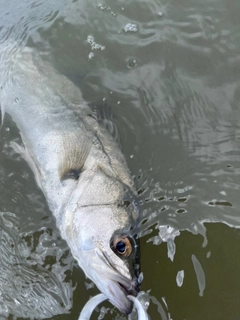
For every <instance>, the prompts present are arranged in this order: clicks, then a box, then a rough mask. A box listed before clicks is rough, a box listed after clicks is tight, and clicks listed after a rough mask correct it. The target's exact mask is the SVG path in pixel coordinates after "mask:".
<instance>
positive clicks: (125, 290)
mask: <svg viewBox="0 0 240 320" xmlns="http://www.w3.org/2000/svg"><path fill="white" fill-rule="evenodd" d="M97 251H98V250H97ZM97 255H98V257H99V258H100V257H101V260H102V262H103V261H104V265H105V268H106V269H105V273H104V274H101V275H102V277H101V280H102V281H94V282H95V283H96V285H97V287H98V288H99V290H100V291H102V292H103V293H104V294H105V295H106V296H107V297H108V300H109V301H110V302H111V303H112V304H113V305H114V306H115V307H116V308H118V310H119V311H121V312H122V313H124V314H129V313H131V312H132V308H133V304H132V301H130V300H129V299H128V297H127V296H128V295H132V296H137V294H138V292H139V283H138V280H137V277H136V276H135V275H133V276H132V277H131V278H130V277H129V278H128V277H126V276H124V275H123V274H121V273H120V272H119V271H118V270H117V269H116V268H115V267H114V265H113V264H112V263H111V259H109V257H108V256H107V255H106V254H105V253H104V252H101V255H100V251H98V254H97ZM98 270H99V269H98ZM98 280H99V279H98Z"/></svg>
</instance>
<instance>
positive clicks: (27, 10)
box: [0, 0, 240, 320]
mask: <svg viewBox="0 0 240 320" xmlns="http://www.w3.org/2000/svg"><path fill="white" fill-rule="evenodd" d="M239 9H240V7H239V3H238V2H237V1H233V0H230V1H227V0H220V1H219V0H218V1H217V0H213V1H210V2H209V1H203V2H199V1H193V0H191V1H186V0H179V1H174V0H172V1H168V2H166V1H161V2H156V1H155V0H148V1H144V0H142V1H136V0H134V1H131V2H124V1H120V2H112V1H110V0H105V1H104V2H101V3H100V2H89V1H72V2H69V1H65V0H60V1H59V0H58V1H47V0H46V1H39V0H35V1H28V0H24V1H21V2H19V1H11V2H9V1H5V0H3V1H2V2H1V12H0V17H1V19H0V62H1V64H0V71H1V80H2V79H3V77H5V76H7V75H8V71H9V68H10V66H9V61H12V60H13V61H14V60H15V59H17V57H18V54H19V52H20V51H21V47H22V46H24V45H25V44H26V43H27V44H28V45H30V46H33V47H35V48H37V50H39V51H41V52H42V55H43V57H44V58H45V59H46V60H48V61H50V62H51V64H52V65H53V66H54V67H55V68H56V69H57V70H59V71H60V72H61V73H64V74H65V75H67V76H68V77H69V78H70V79H71V80H72V81H74V82H75V83H76V84H77V85H78V86H79V87H80V88H81V90H82V92H83V95H84V97H85V99H86V100H87V101H89V102H91V103H92V104H96V106H98V105H101V104H102V103H104V104H105V103H106V104H107V105H108V106H111V109H112V111H113V114H114V118H115V120H116V124H117V127H118V131H119V133H120V140H121V145H122V148H123V152H124V154H125V156H126V158H127V161H128V164H129V166H130V168H131V170H132V173H133V175H134V177H135V181H136V185H137V188H138V193H139V200H140V204H141V221H140V223H139V230H138V231H137V232H138V236H139V237H140V241H141V265H142V266H141V268H142V271H143V274H144V280H143V283H142V289H143V290H145V291H146V292H148V293H146V294H145V295H144V294H143V296H142V300H143V302H144V304H145V306H146V307H148V313H149V315H150V317H151V319H159V318H162V319H173V320H178V319H194V320H198V319H238V318H239V315H240V304H239V299H240V298H239V287H240V277H239V272H238V270H239V259H238V256H239V249H240V245H239V243H240V241H239V236H240V234H239V230H238V228H239V227H240V215H239V207H240V198H239V188H240V182H239V177H240V171H239V167H240V166H239V159H240V157H239V156H240V154H239V153H240V152H239V150H240V126H239V118H240V109H239V98H240V89H239V88H240V86H239V84H240V83H239V78H240V69H239V62H240V41H239V34H240V27H239V19H240V14H239V12H240V10H239ZM9 39H11V41H10V40H9ZM12 39H13V40H14V42H12ZM3 43H4V50H3V49H2V48H3ZM16 43H17V44H18V47H17V48H16V47H15V44H16ZM17 139H20V138H19V134H18V130H17V128H16V126H15V125H14V124H13V123H12V122H11V120H10V119H8V118H7V117H6V119H5V122H4V125H3V126H2V129H1V137H0V147H1V154H0V181H1V184H0V191H1V192H0V193H1V201H0V210H1V212H2V213H1V215H0V236H1V247H0V251H1V252H0V254H1V261H0V269H1V270H2V271H1V272H0V273H1V276H0V308H1V314H2V315H3V316H8V315H9V318H11V315H14V316H16V317H27V318H30V317H37V318H44V317H51V316H53V315H57V314H63V315H62V316H58V318H59V319H60V317H61V319H65V318H66V319H67V317H69V315H66V316H65V315H64V313H66V312H71V315H70V317H71V318H76V319H77V317H78V315H79V311H80V310H81V308H82V306H83V305H84V303H85V302H86V301H87V300H88V298H89V296H92V295H94V294H95V293H97V290H96V288H94V287H92V286H91V284H90V283H89V282H87V283H86V285H85V284H84V275H83V274H82V273H81V271H79V270H78V269H77V268H74V267H73V265H74V261H73V258H72V257H71V255H70V253H69V251H68V248H67V245H66V244H65V242H64V241H62V240H61V239H60V238H59V233H58V231H57V229H56V226H55V224H54V220H53V219H52V217H51V213H50V212H49V211H48V209H47V206H46V203H45V202H44V198H43V196H42V194H41V192H40V191H39V190H38V188H37V186H36V184H35V182H34V179H33V176H32V173H31V171H30V169H29V168H28V167H27V165H26V164H25V162H24V161H23V160H22V159H21V158H20V156H18V155H16V154H14V152H13V151H12V150H11V148H10V147H9V143H10V141H11V140H17ZM9 211H11V212H12V213H9ZM76 283H77V284H78V285H77V287H76V290H75V291H74V288H75V284H76ZM73 291H74V293H73ZM72 299H73V301H72ZM72 305H73V307H72ZM71 307H72V309H71ZM70 309H71V310H70ZM99 313H100V314H102V316H103V318H104V319H113V318H114V319H126V316H123V315H121V314H119V313H118V311H117V310H116V309H114V308H112V306H111V305H110V304H108V303H104V306H103V307H102V308H101V307H100V308H99V309H97V312H95V313H94V314H93V316H92V318H93V319H94V318H95V319H96V318H97V316H98V315H99ZM134 318H136V314H134V313H133V315H132V319H134Z"/></svg>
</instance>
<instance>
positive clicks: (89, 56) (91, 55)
mask: <svg viewBox="0 0 240 320" xmlns="http://www.w3.org/2000/svg"><path fill="white" fill-rule="evenodd" d="M93 57H94V53H93V52H90V53H89V55H88V59H89V60H91V59H92V58H93Z"/></svg>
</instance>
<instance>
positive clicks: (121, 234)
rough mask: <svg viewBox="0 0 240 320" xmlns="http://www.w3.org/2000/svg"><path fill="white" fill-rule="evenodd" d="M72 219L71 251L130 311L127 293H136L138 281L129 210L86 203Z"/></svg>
mask: <svg viewBox="0 0 240 320" xmlns="http://www.w3.org/2000/svg"><path fill="white" fill-rule="evenodd" d="M73 220H74V221H72V222H71V224H72V225H74V231H72V230H71V233H72V235H71V238H72V241H71V243H72V245H71V251H72V253H73V256H74V257H75V259H76V260H77V261H78V264H79V266H80V267H81V268H82V270H83V271H84V272H85V274H86V276H87V277H88V278H90V279H91V280H92V281H93V282H94V283H95V284H96V286H97V287H98V289H99V290H100V291H101V292H102V293H104V295H105V296H106V297H107V298H108V300H109V301H110V302H111V303H112V304H113V305H114V306H116V307H117V308H118V309H119V310H120V311H121V312H122V313H125V314H128V313H130V312H131V311H132V302H131V301H130V300H129V299H128V297H127V296H128V295H133V296H136V295H137V293H138V291H139V284H138V281H137V277H136V269H137V268H136V263H135V259H136V254H137V246H136V242H135V240H134V238H133V235H132V232H131V226H132V219H131V217H130V215H129V212H128V211H127V210H126V209H125V208H124V207H119V206H111V205H108V206H104V205H101V206H87V207H84V208H83V207H82V208H80V209H79V210H77V211H76V212H75V214H74V218H73ZM68 238H69V237H68ZM68 242H69V241H68Z"/></svg>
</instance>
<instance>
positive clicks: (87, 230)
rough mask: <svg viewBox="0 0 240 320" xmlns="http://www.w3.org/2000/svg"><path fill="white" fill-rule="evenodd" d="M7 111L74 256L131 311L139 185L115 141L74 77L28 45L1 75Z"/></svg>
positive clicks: (18, 148)
mask: <svg viewBox="0 0 240 320" xmlns="http://www.w3.org/2000/svg"><path fill="white" fill-rule="evenodd" d="M0 104H1V111H2V116H4V115H5V114H6V113H7V114H9V115H10V116H11V117H12V120H13V121H14V122H15V123H16V125H17V127H18V128H19V131H20V133H21V137H22V142H23V144H22V145H21V146H20V145H19V144H16V143H14V142H13V143H12V146H13V148H14V149H15V150H16V151H17V152H18V153H20V154H21V156H22V157H23V158H24V159H25V160H26V161H27V162H28V164H29V166H30V167H31V169H32V171H33V173H34V176H35V178H36V182H37V184H38V186H39V187H40V188H41V190H42V191H43V193H44V195H45V197H46V200H47V203H48V205H49V208H50V210H51V211H52V213H53V215H54V216H55V218H56V223H57V226H58V228H59V230H60V233H61V236H62V237H63V238H64V239H65V240H66V242H67V243H68V246H69V247H70V249H71V252H72V254H73V256H74V258H75V259H76V260H77V262H78V264H79V266H80V267H81V268H82V270H83V271H84V272H85V275H86V276H87V277H88V278H89V279H91V280H92V281H93V282H94V283H95V284H96V286H97V287H98V289H99V290H100V291H101V292H102V293H103V294H104V295H105V296H106V297H107V298H108V299H109V301H110V302H111V303H112V304H113V305H114V306H116V307H117V308H118V309H119V310H120V311H121V312H123V313H126V314H128V313H130V312H131V310H132V302H131V301H130V299H129V298H128V297H127V296H128V295H133V296H136V295H137V292H138V282H137V278H136V276H135V275H134V257H135V254H136V245H135V242H134V239H133V237H132V235H131V228H132V226H133V225H134V224H135V221H136V218H137V216H138V205H137V200H136V199H137V198H136V190H135V188H134V183H133V180H132V178H131V174H130V171H129V169H128V166H127V163H126V160H125V158H124V156H123V154H122V152H121V151H120V149H119V146H118V144H117V142H116V140H115V139H114V138H113V137H112V136H111V135H110V134H109V133H108V131H107V130H106V129H105V128H104V126H102V125H101V124H100V123H99V121H98V119H97V116H96V115H95V114H93V112H92V110H91V109H90V108H89V106H88V105H87V103H86V102H85V101H84V100H83V97H82V94H81V92H80V90H79V88H77V87H76V86H75V85H74V84H73V83H72V82H71V81H70V80H69V79H67V78H66V77H64V76H63V75H60V74H58V73H57V72H56V70H54V68H52V67H51V66H50V65H49V64H47V63H46V62H44V60H43V59H41V57H40V55H39V54H38V53H37V52H36V51H34V50H33V49H30V48H24V49H23V50H22V52H21V53H18V54H16V55H15V58H14V59H13V61H11V64H10V68H9V72H8V74H7V75H6V74H5V75H4V76H3V75H2V76H1V89H0Z"/></svg>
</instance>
